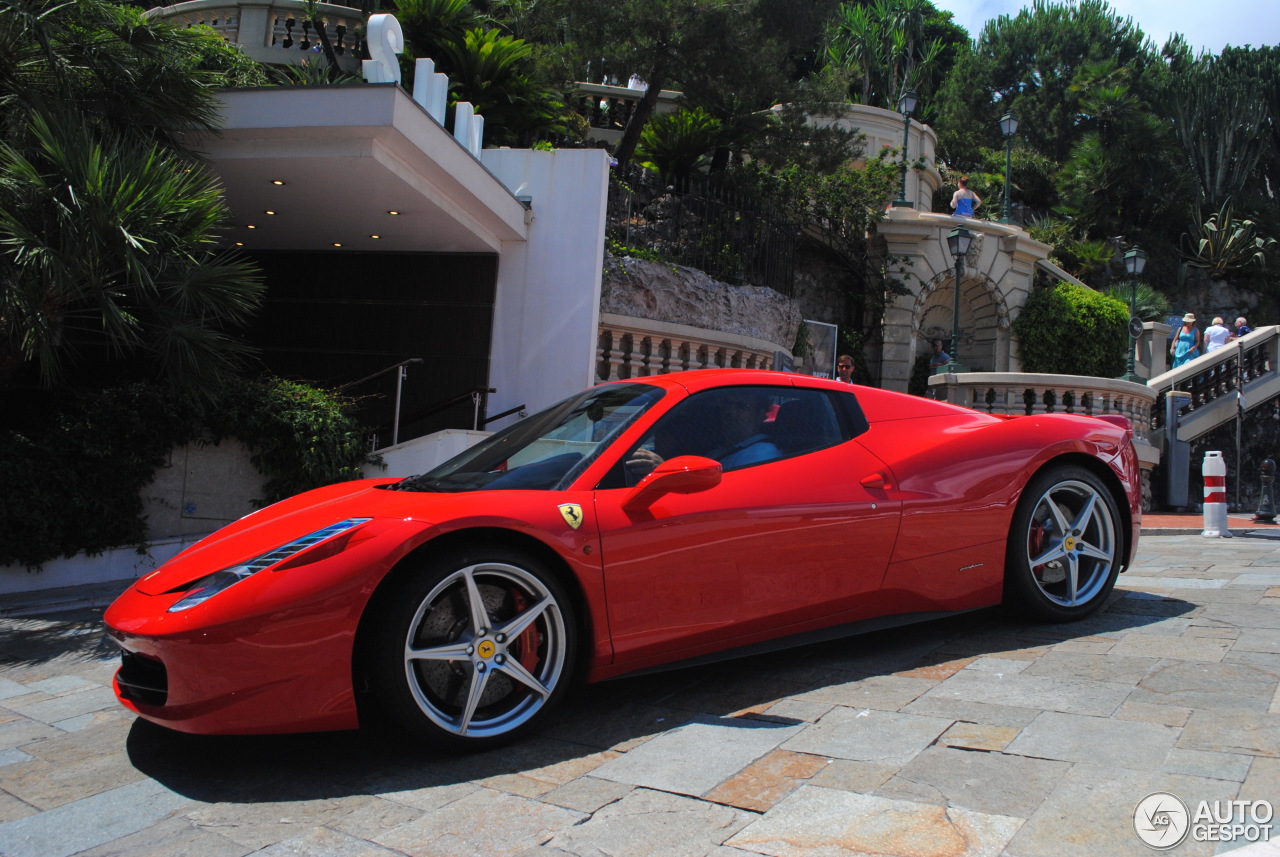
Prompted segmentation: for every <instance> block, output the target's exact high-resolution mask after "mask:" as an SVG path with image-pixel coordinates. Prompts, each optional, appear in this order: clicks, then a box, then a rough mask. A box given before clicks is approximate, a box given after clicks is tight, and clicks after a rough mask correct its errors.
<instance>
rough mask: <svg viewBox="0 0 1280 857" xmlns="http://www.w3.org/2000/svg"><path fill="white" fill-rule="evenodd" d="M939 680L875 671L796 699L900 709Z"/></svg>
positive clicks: (850, 705) (857, 706) (884, 709)
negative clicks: (871, 674)
mask: <svg viewBox="0 0 1280 857" xmlns="http://www.w3.org/2000/svg"><path fill="white" fill-rule="evenodd" d="M936 684H937V682H935V681H929V680H928V679H923V678H904V677H902V676H896V675H876V676H869V677H867V678H862V679H858V680H856V681H851V682H845V683H843V684H837V685H831V686H829V687H821V688H817V689H815V690H810V691H808V692H806V693H802V694H800V695H798V696H797V697H796V699H797V700H799V701H800V702H819V703H828V704H831V705H846V706H849V707H851V708H878V709H880V710H882V711H897V710H898V709H900V708H902V707H903V706H904V705H907V704H909V703H910V702H911V701H912V700H914V699H915V698H916V697H918V696H920V694H922V693H924V692H925V691H927V690H929V689H930V688H931V687H933V686H934V685H936Z"/></svg>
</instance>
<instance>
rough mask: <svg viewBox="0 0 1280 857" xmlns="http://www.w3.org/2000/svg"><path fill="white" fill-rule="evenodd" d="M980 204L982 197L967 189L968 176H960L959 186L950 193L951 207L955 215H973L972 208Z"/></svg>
mask: <svg viewBox="0 0 1280 857" xmlns="http://www.w3.org/2000/svg"><path fill="white" fill-rule="evenodd" d="M980 205H982V197H980V196H978V195H977V194H976V193H974V192H973V191H971V190H969V177H968V176H962V177H961V178H960V187H959V189H958V190H956V192H955V193H953V194H952V195H951V207H952V208H954V209H955V210H956V216H957V217H973V212H974V210H975V209H976V208H977V207H978V206H980Z"/></svg>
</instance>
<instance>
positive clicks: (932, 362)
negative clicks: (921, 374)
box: [929, 339, 951, 369]
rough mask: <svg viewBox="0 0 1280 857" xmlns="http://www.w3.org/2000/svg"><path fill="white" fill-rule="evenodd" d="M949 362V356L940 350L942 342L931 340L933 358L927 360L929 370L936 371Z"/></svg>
mask: <svg viewBox="0 0 1280 857" xmlns="http://www.w3.org/2000/svg"><path fill="white" fill-rule="evenodd" d="M950 362H951V355H950V354H948V353H947V352H945V351H943V350H942V340H941V339H935V340H933V356H932V357H930V358H929V368H930V369H937V368H938V367H940V366H946V365H947V364H948V363H950Z"/></svg>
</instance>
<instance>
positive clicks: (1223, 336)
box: [1204, 315, 1231, 354]
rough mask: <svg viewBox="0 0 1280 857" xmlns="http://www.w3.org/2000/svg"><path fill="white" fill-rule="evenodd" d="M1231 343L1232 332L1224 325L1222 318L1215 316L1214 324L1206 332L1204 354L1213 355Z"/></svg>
mask: <svg viewBox="0 0 1280 857" xmlns="http://www.w3.org/2000/svg"><path fill="white" fill-rule="evenodd" d="M1230 341H1231V330H1230V329H1229V328H1228V327H1227V326H1226V325H1225V324H1223V323H1222V316H1220V315H1219V316H1215V317H1214V319H1213V324H1211V325H1209V326H1208V327H1206V328H1205V330H1204V353H1205V354H1211V353H1213V352H1214V351H1217V350H1218V349H1219V348H1221V347H1222V346H1224V345H1226V344H1227V343H1228V342H1230Z"/></svg>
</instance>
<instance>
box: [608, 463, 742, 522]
mask: <svg viewBox="0 0 1280 857" xmlns="http://www.w3.org/2000/svg"><path fill="white" fill-rule="evenodd" d="M723 472H724V471H723V470H722V469H721V467H720V462H718V461H716V460H714V459H711V458H703V457H702V456H700V455H678V456H676V457H675V458H672V459H670V460H669V461H664V462H662V463H661V464H659V465H658V466H657V467H655V468H653V472H652V473H650V474H649V475H648V476H646V477H645V478H643V479H641V480H640V484H639V485H637V486H636V487H635V488H632V489H631V493H630V494H628V495H627V497H626V499H625V500H623V501H622V509H623V511H624V512H643V511H644V510H645V509H648V508H649V507H650V506H651V505H653V503H654V501H655V500H657V499H658V498H659V497H661V496H662V495H664V494H697V493H698V492H699V491H706V490H708V489H710V488H714V487H716V486H717V485H719V484H720V476H721V474H722V473H723Z"/></svg>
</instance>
